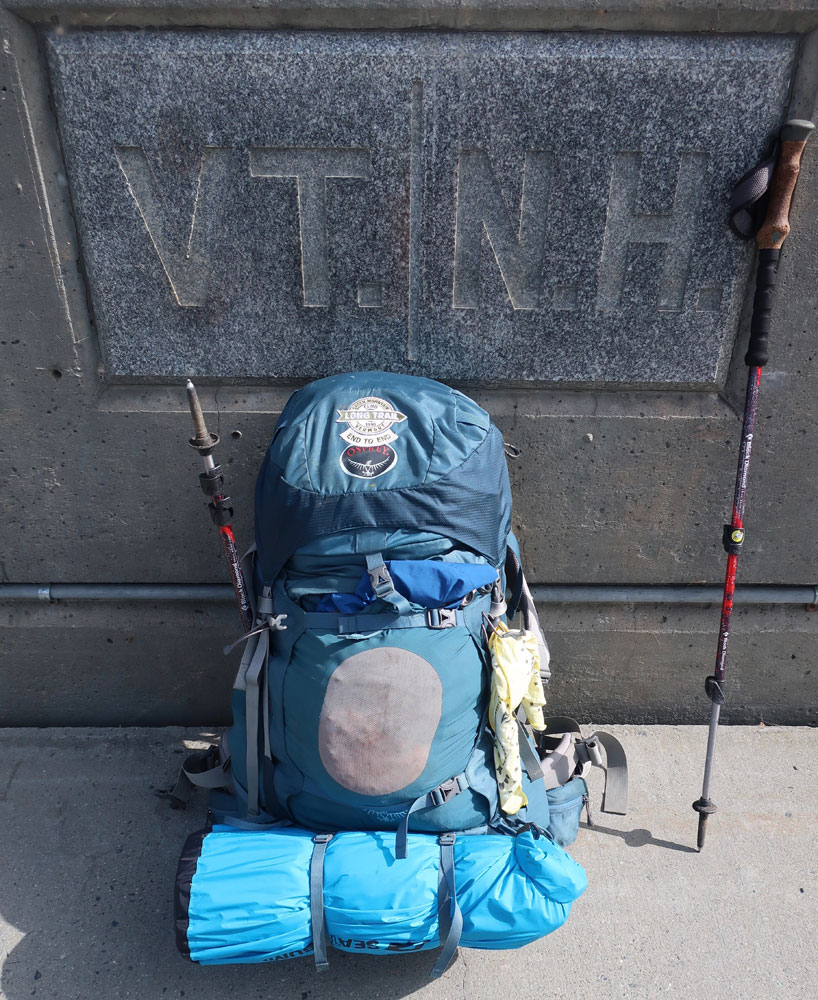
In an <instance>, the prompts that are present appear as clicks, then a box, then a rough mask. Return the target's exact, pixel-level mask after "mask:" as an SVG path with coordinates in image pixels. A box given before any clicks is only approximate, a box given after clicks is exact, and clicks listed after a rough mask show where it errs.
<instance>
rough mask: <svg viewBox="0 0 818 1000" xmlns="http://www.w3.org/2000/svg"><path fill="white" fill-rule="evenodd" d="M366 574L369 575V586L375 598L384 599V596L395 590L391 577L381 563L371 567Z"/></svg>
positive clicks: (384, 565)
mask: <svg viewBox="0 0 818 1000" xmlns="http://www.w3.org/2000/svg"><path fill="white" fill-rule="evenodd" d="M367 572H368V573H369V585H370V586H371V587H372V592H373V593H374V595H375V596H376V597H385V596H386V594H389V593H391V591H393V590H394V589H395V585H394V583H393V582H392V576H391V574H390V572H389V570H388V569H387V568H386V563H381V564H380V566H373V567H371V568H370V569H369V570H368V571H367Z"/></svg>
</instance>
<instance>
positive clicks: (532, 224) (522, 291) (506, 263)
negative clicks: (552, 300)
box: [452, 149, 550, 309]
mask: <svg viewBox="0 0 818 1000" xmlns="http://www.w3.org/2000/svg"><path fill="white" fill-rule="evenodd" d="M549 167H550V157H549V155H548V154H547V153H539V152H528V153H526V156H525V167H524V170H523V194H522V198H521V201H520V229H519V232H518V233H515V231H514V229H515V227H514V223H513V222H512V219H511V218H510V213H509V211H508V209H507V208H506V204H505V201H504V200H503V194H502V192H501V190H500V186H499V184H498V183H497V180H496V178H495V176H494V174H493V173H492V169H491V164H490V163H489V158H488V156H486V154H485V153H484V152H483V151H482V150H480V149H464V150H461V152H460V162H459V164H458V169H457V219H456V223H455V237H454V290H453V294H452V305H453V306H454V308H455V309H476V308H477V307H478V305H479V302H480V252H481V244H482V240H483V227H484V226H485V229H486V235H487V236H488V238H489V243H490V244H491V249H492V250H493V251H494V257H495V260H496V261H497V266H498V267H499V268H500V274H501V275H502V276H503V281H504V282H505V286H506V291H507V292H508V297H509V298H510V299H511V304H512V306H513V307H514V308H515V309H536V308H537V304H538V300H539V297H540V284H541V282H542V268H543V255H544V253H545V221H546V218H545V217H546V208H547V204H548V187H549Z"/></svg>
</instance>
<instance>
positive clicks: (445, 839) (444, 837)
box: [437, 833, 457, 847]
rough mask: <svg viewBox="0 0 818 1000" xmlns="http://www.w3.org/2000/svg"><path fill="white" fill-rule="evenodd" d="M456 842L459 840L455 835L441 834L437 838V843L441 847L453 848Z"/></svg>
mask: <svg viewBox="0 0 818 1000" xmlns="http://www.w3.org/2000/svg"><path fill="white" fill-rule="evenodd" d="M455 840H457V837H456V836H455V835H454V834H453V833H441V834H440V836H439V837H438V838H437V842H438V844H440V846H441V847H451V846H452V844H454V842H455Z"/></svg>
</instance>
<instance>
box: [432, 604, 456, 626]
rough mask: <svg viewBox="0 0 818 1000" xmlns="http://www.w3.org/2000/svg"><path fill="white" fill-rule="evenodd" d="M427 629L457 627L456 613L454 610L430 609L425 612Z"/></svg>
mask: <svg viewBox="0 0 818 1000" xmlns="http://www.w3.org/2000/svg"><path fill="white" fill-rule="evenodd" d="M426 625H427V626H428V628H454V626H455V625H457V611H456V610H455V609H454V608H430V609H429V610H428V611H427V612H426Z"/></svg>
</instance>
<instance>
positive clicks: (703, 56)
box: [48, 31, 794, 387]
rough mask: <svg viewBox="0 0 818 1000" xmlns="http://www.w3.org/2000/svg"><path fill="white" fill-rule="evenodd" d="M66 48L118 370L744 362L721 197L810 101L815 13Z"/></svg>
mask: <svg viewBox="0 0 818 1000" xmlns="http://www.w3.org/2000/svg"><path fill="white" fill-rule="evenodd" d="M48 51H49V59H50V63H51V68H52V71H53V74H52V75H53V81H54V95H55V106H56V110H57V117H58V122H59V128H60V132H61V136H62V140H63V148H64V149H65V155H66V161H67V168H68V174H69V181H70V185H71V191H72V197H73V202H74V206H75V209H76V217H77V222H78V228H79V232H80V237H81V246H82V252H83V257H84V263H85V266H86V272H87V274H88V279H89V290H90V296H91V299H92V302H93V306H94V311H95V316H96V321H97V329H98V331H99V336H100V338H101V342H102V348H103V355H104V358H105V363H106V366H107V370H108V373H109V375H110V376H111V377H113V378H123V379H128V378H134V377H137V378H140V379H150V378H152V377H154V378H166V377H169V376H173V375H176V374H178V373H180V372H187V371H189V370H196V371H197V372H200V373H201V374H202V375H206V376H208V377H211V378H229V379H233V380H236V379H238V380H241V379H243V378H247V379H259V378H261V379H269V378H272V379H275V378H313V377H318V376H321V375H324V374H328V373H330V372H333V371H337V370H350V369H353V368H391V369H393V370H399V371H407V372H412V373H415V374H428V375H432V376H435V377H438V378H444V379H461V380H471V379H479V380H480V381H486V380H489V381H490V380H497V381H515V382H520V381H522V382H526V381H546V382H547V381H553V382H570V383H583V382H595V381H598V380H599V379H600V377H602V376H603V373H604V378H605V380H606V381H607V382H613V383H631V384H634V383H637V384H648V385H651V384H653V385H662V384H682V385H692V386H710V387H712V386H714V385H717V384H718V382H719V379H720V378H721V376H722V374H723V371H724V368H725V365H726V362H727V359H728V358H729V354H730V349H731V345H732V341H733V339H734V337H735V331H736V329H737V325H738V318H739V310H740V306H741V301H742V298H743V294H744V289H745V286H746V281H747V279H748V276H749V267H750V259H749V256H748V254H747V253H746V251H745V250H744V249H743V248H742V247H740V246H737V245H736V244H735V243H734V242H732V241H731V240H730V239H729V237H728V236H727V235H726V234H725V233H724V232H723V231H722V230H721V229H719V228H718V227H713V226H712V224H711V221H710V220H711V219H712V218H714V217H716V216H718V215H719V214H720V213H721V212H722V206H723V205H724V204H725V203H726V199H727V196H728V192H729V189H730V187H731V185H732V183H733V182H734V181H735V179H736V176H737V174H739V173H740V172H741V166H742V164H744V163H745V162H747V161H748V160H753V159H754V158H755V157H756V156H757V154H758V152H759V150H758V149H757V148H756V145H757V143H758V142H759V139H758V137H759V136H762V137H763V136H765V135H766V134H767V133H768V132H769V130H770V129H771V128H772V127H773V126H774V124H775V122H776V120H777V119H778V117H779V115H780V112H781V110H782V109H783V107H784V102H785V100H786V95H787V86H788V80H789V76H790V73H791V68H792V64H793V57H794V43H793V41H792V40H791V39H789V38H780V37H763V36H760V37H752V38H750V37H742V38H729V39H727V38H694V37H660V36H650V37H648V36H645V37H638V36H627V37H624V36H622V37H616V38H607V37H602V36H592V35H570V34H568V35H566V34H555V35H536V36H533V35H527V34H525V35H516V36H515V35H503V36H497V35H480V34H469V35H462V34H458V35H446V34H435V35H434V36H419V35H409V34H407V35H401V34H377V33H362V34H355V33H341V34H321V33H320V32H318V33H309V35H305V34H299V33H291V34H290V33H286V32H281V33H278V32H277V33H272V34H266V33H263V32H261V33H253V32H237V33H226V32H210V31H205V32H186V31H180V32H170V31H156V32H151V33H140V32H131V31H123V32H115V33H113V32H112V33H107V32H105V31H101V32H93V33H91V32H89V33H85V32H81V31H79V32H72V33H70V34H65V35H58V34H51V35H49V36H48ZM191 93H195V94H196V95H197V99H196V101H195V102H194V101H191V100H190V97H189V95H190V94H191ZM748 95H752V97H748ZM694 251H695V252H694Z"/></svg>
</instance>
